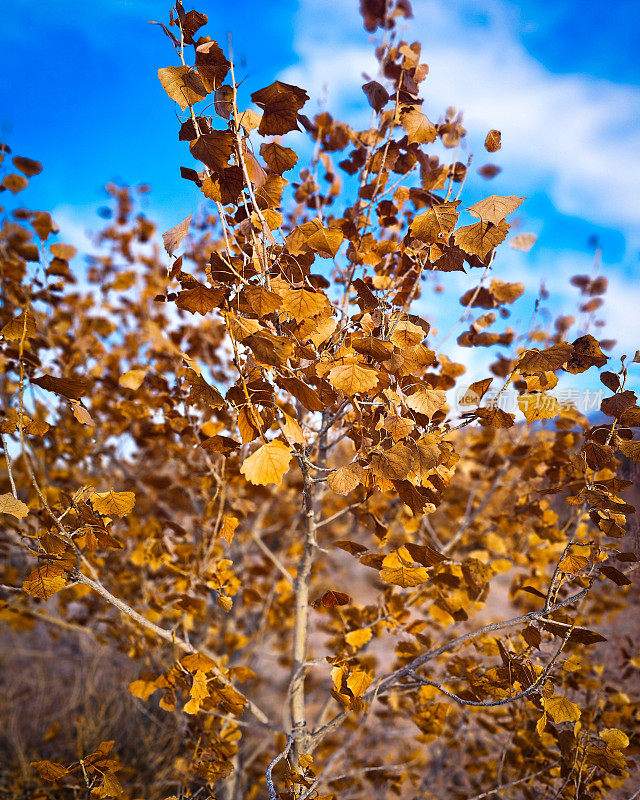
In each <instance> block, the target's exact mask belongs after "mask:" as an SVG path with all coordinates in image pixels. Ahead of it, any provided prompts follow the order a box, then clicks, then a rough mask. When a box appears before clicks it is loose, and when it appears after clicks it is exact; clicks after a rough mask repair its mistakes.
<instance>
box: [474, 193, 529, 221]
mask: <svg viewBox="0 0 640 800" xmlns="http://www.w3.org/2000/svg"><path fill="white" fill-rule="evenodd" d="M524 199H525V198H524V197H517V196H516V195H509V196H508V197H501V196H500V195H497V194H492V195H491V197H487V198H486V199H485V200H480V201H479V202H478V203H474V204H473V205H472V206H469V209H468V211H469V212H470V213H471V214H473V216H474V217H479V218H480V219H482V220H487V222H493V224H494V225H497V224H498V223H499V222H502V220H503V219H504V218H505V217H506V216H508V215H509V214H511V213H512V212H513V211H515V210H516V208H518V206H519V205H520V204H521V203H522V201H523V200H524Z"/></svg>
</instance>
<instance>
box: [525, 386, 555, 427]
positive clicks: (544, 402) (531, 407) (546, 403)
mask: <svg viewBox="0 0 640 800" xmlns="http://www.w3.org/2000/svg"><path fill="white" fill-rule="evenodd" d="M518 408H519V409H520V411H522V413H523V414H524V415H525V417H526V418H527V422H529V423H531V422H534V421H535V420H538V419H553V418H554V417H557V416H558V414H559V413H560V412H561V411H562V406H561V405H560V403H559V402H558V401H557V400H556V398H555V397H552V396H551V395H550V394H545V392H538V393H537V394H521V395H520V396H519V397H518Z"/></svg>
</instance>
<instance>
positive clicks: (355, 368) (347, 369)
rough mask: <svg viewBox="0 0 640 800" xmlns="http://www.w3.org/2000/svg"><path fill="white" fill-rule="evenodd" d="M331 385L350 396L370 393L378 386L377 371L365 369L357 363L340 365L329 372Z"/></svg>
mask: <svg viewBox="0 0 640 800" xmlns="http://www.w3.org/2000/svg"><path fill="white" fill-rule="evenodd" d="M329 383H331V385H332V386H334V387H335V388H336V389H340V391H342V392H344V393H345V394H348V395H354V394H357V393H358V392H364V393H366V392H369V391H371V390H372V389H374V388H375V387H376V386H377V385H378V375H377V372H376V370H375V369H371V368H370V367H364V366H363V365H362V364H359V363H358V362H357V361H354V362H353V363H351V364H340V365H339V366H337V367H333V369H331V370H330V371H329Z"/></svg>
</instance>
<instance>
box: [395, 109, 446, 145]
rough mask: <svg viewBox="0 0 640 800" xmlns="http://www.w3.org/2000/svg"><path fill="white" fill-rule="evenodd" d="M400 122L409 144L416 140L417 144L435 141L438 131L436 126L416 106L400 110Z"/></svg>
mask: <svg viewBox="0 0 640 800" xmlns="http://www.w3.org/2000/svg"><path fill="white" fill-rule="evenodd" d="M400 123H401V125H402V127H403V128H404V129H405V131H406V132H407V138H408V140H409V144H411V143H412V142H418V143H419V144H429V143H430V142H435V140H436V136H437V135H438V132H437V130H436V126H435V125H434V124H433V123H432V122H430V121H429V120H428V118H427V117H425V115H424V114H423V113H422V112H421V111H418V110H417V109H416V108H411V109H409V110H407V111H404V110H403V111H402V113H401V115H400Z"/></svg>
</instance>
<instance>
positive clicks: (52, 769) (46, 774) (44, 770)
mask: <svg viewBox="0 0 640 800" xmlns="http://www.w3.org/2000/svg"><path fill="white" fill-rule="evenodd" d="M31 766H32V767H35V768H36V769H37V770H38V775H40V777H41V778H42V779H43V780H45V781H59V780H60V778H64V776H65V775H68V774H69V770H68V769H67V768H66V767H64V766H63V765H62V764H58V763H56V762H55V761H32V762H31Z"/></svg>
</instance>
